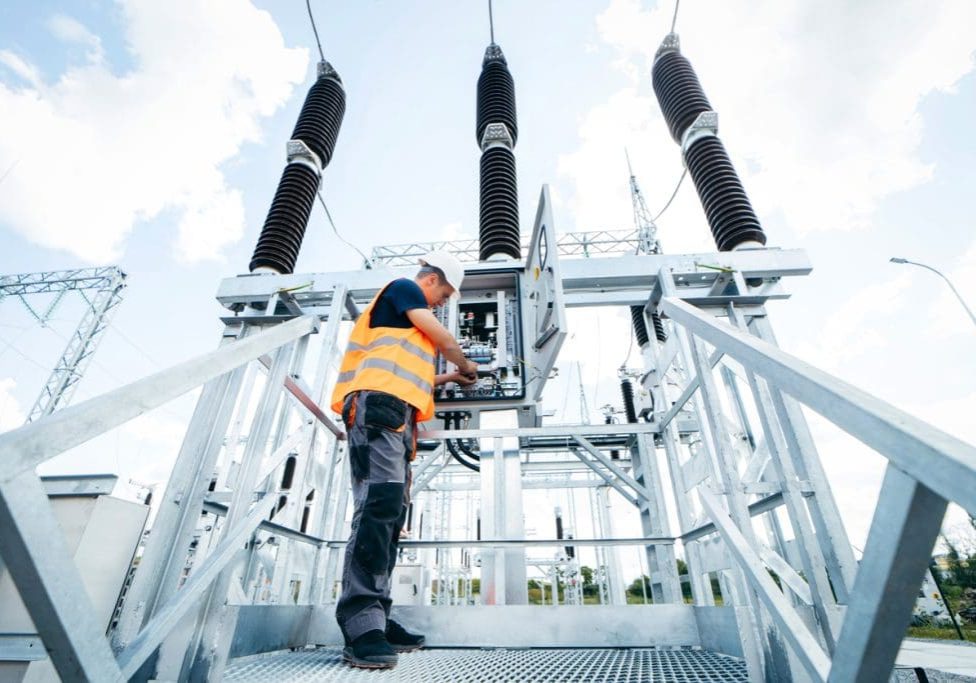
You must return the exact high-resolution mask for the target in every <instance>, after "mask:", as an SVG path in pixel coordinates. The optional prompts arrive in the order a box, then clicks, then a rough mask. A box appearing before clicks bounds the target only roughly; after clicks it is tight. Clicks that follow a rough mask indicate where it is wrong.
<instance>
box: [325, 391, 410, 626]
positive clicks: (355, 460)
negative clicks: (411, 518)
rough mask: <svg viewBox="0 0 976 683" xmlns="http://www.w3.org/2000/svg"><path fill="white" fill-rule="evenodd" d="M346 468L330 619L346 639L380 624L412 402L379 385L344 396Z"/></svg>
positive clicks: (398, 524)
mask: <svg viewBox="0 0 976 683" xmlns="http://www.w3.org/2000/svg"><path fill="white" fill-rule="evenodd" d="M342 420H343V422H344V423H345V425H346V433H347V434H348V439H349V442H348V447H349V465H350V470H351V473H352V495H353V516H352V533H351V534H350V536H349V543H348V544H347V545H346V553H345V561H344V564H343V567H342V594H341V595H340V596H339V601H338V603H337V604H336V620H337V621H338V622H339V628H341V629H342V633H343V635H344V636H345V638H346V640H347V641H352V640H354V639H356V638H358V637H359V636H361V635H362V634H364V633H366V632H367V631H372V630H374V629H379V630H381V631H385V630H386V620H387V618H388V617H389V615H390V606H391V605H392V604H393V601H392V600H391V599H390V588H391V582H390V576H391V574H392V573H393V567H394V565H395V564H396V558H397V543H398V542H399V539H400V530H401V529H402V528H403V524H404V522H405V521H406V518H407V504H408V502H409V500H408V499H409V495H410V458H411V456H412V454H413V449H414V432H415V431H416V409H415V408H414V407H413V406H411V405H410V404H409V403H406V402H405V401H401V400H400V399H398V398H396V397H395V396H392V395H390V394H385V393H383V392H381V391H357V392H353V393H351V394H349V395H348V396H346V400H345V403H344V404H343V409H342Z"/></svg>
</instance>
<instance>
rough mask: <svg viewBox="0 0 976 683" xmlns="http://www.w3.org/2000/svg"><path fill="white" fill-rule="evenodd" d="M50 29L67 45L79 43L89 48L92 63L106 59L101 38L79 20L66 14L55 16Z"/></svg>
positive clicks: (89, 57)
mask: <svg viewBox="0 0 976 683" xmlns="http://www.w3.org/2000/svg"><path fill="white" fill-rule="evenodd" d="M48 27H49V28H50V29H51V33H53V34H54V35H55V36H56V37H57V38H59V39H61V40H62V41H64V42H66V43H77V44H79V45H85V46H87V47H88V48H89V52H88V59H89V60H90V61H93V62H100V61H102V59H103V58H104V57H105V54H104V52H103V50H102V40H101V38H99V37H98V36H96V35H95V34H94V33H92V32H91V31H89V30H88V28H87V27H86V26H85V25H84V24H82V23H81V22H79V21H78V20H77V19H73V18H71V17H69V16H67V15H65V14H55V15H54V16H53V17H51V20H50V21H49V22H48Z"/></svg>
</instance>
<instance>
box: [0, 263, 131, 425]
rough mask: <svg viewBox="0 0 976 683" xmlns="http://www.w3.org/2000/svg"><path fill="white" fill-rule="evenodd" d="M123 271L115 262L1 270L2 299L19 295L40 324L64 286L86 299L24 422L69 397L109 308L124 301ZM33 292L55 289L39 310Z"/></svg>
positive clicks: (47, 412) (102, 330)
mask: <svg viewBox="0 0 976 683" xmlns="http://www.w3.org/2000/svg"><path fill="white" fill-rule="evenodd" d="M125 277H126V276H125V273H123V272H122V271H121V270H120V269H119V268H117V267H115V266H106V267H102V268H83V269H77V270H58V271H46V272H40V273H23V274H20V275H4V276H0V301H2V300H3V299H4V298H6V297H9V296H14V297H17V298H19V299H20V300H21V302H23V304H24V306H26V307H27V310H28V311H30V313H31V315H33V316H34V318H35V319H36V320H37V321H38V322H39V323H40V324H41V325H42V326H46V325H47V322H48V320H49V319H50V317H51V315H52V314H53V313H54V310H55V308H56V307H57V306H58V304H59V303H60V302H61V300H62V299H63V297H64V295H65V294H66V293H68V292H72V291H76V292H78V293H80V294H81V296H82V298H83V299H84V301H85V304H86V305H87V307H86V309H85V313H84V315H83V316H82V318H81V322H79V323H78V327H77V328H76V329H75V331H74V333H73V334H72V335H71V338H70V339H69V340H68V345H67V346H66V347H65V349H64V351H63V352H62V354H61V357H60V358H59V359H58V362H57V363H56V364H55V366H54V370H53V371H52V372H51V375H50V377H48V379H47V381H46V382H45V383H44V387H43V388H42V389H41V393H40V395H39V396H38V397H37V399H36V400H35V401H34V405H33V406H32V407H31V409H30V412H28V414H27V422H33V421H34V420H37V419H39V418H41V417H44V416H45V415H50V414H51V413H53V412H54V411H55V410H57V409H58V408H59V407H61V406H63V405H66V404H67V403H68V402H69V401H70V400H71V395H72V394H73V393H74V390H75V388H76V387H77V385H78V382H79V381H80V380H81V378H82V376H83V375H84V373H85V369H86V368H87V366H88V364H89V363H90V362H91V358H92V355H93V354H94V353H95V349H97V348H98V343H99V342H100V341H101V338H102V336H103V335H104V333H105V330H106V329H107V328H108V324H109V320H110V318H111V315H112V313H113V312H114V310H115V308H116V307H117V306H118V305H119V304H120V303H121V302H122V292H123V290H124V289H125ZM86 292H92V293H93V296H92V297H91V298H89V297H88V296H87V295H86ZM37 294H54V295H55V299H54V301H53V302H51V303H50V304H49V305H48V306H47V308H46V310H45V311H44V312H43V313H38V312H37V311H36V310H34V308H33V307H32V306H31V305H30V303H28V301H27V298H26V297H28V296H31V295H37Z"/></svg>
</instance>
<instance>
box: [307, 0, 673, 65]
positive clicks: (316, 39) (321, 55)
mask: <svg viewBox="0 0 976 683" xmlns="http://www.w3.org/2000/svg"><path fill="white" fill-rule="evenodd" d="M305 7H307V8H308V20H309V21H310V22H312V33H314V34H315V43H316V44H317V45H318V46H319V57H321V58H322V61H323V62H324V61H325V53H324V52H323V51H322V41H321V40H319V30H318V29H317V28H315V17H313V16H312V2H311V0H305ZM675 11H677V10H675ZM672 30H674V29H672Z"/></svg>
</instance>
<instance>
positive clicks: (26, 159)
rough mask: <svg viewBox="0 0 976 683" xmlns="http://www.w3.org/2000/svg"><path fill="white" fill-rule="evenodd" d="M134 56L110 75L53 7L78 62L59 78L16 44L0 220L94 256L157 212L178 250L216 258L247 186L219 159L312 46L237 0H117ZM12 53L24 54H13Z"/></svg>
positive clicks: (1, 120) (74, 25)
mask: <svg viewBox="0 0 976 683" xmlns="http://www.w3.org/2000/svg"><path fill="white" fill-rule="evenodd" d="M121 5H122V13H123V16H124V25H125V39H126V44H127V46H128V48H129V50H130V51H131V56H132V60H133V62H134V64H135V66H134V67H133V68H132V69H131V70H129V71H127V72H125V73H116V72H114V71H113V70H112V68H111V66H110V65H109V64H108V63H107V60H105V59H104V58H103V56H102V51H101V50H102V49H101V41H100V40H99V39H98V37H97V36H95V35H93V34H92V33H91V32H90V31H89V30H88V29H87V28H85V27H84V26H83V25H81V24H80V23H78V22H77V21H75V20H74V19H71V18H69V17H65V16H61V15H59V16H55V17H54V18H53V19H52V20H51V21H50V24H49V26H50V28H51V29H52V31H53V32H54V33H55V35H56V36H58V37H59V38H60V39H61V40H62V41H66V42H69V43H80V44H83V45H88V46H89V50H88V52H87V56H86V60H85V62H84V63H82V64H74V65H71V66H69V67H68V68H67V69H66V71H65V72H64V73H63V74H61V75H60V76H59V77H58V78H57V80H56V81H54V82H51V83H41V82H40V81H39V79H38V78H37V76H36V73H37V71H36V69H35V68H34V67H33V66H32V65H30V64H29V63H27V62H26V61H24V60H22V59H20V58H18V57H17V56H16V55H13V53H10V52H4V53H2V54H0V62H2V63H3V64H5V65H6V66H7V67H8V68H10V69H11V70H12V71H14V72H15V73H16V74H18V75H19V76H20V77H21V78H22V79H24V80H26V81H27V82H28V84H29V87H17V86H14V85H10V84H8V83H5V82H3V81H0V127H2V128H3V130H5V131H6V134H5V135H4V136H3V137H2V139H0V167H2V168H7V167H9V166H11V165H12V164H13V163H15V162H16V163H17V166H16V168H15V170H14V171H13V172H12V173H10V175H9V176H8V177H7V179H6V180H5V181H4V183H3V184H2V185H0V222H2V223H3V224H5V225H7V226H9V227H10V228H11V229H13V230H16V231H18V232H20V233H21V234H23V235H24V236H25V237H26V238H27V239H30V240H31V241H33V242H35V243H37V244H40V245H42V246H46V247H52V248H59V249H64V250H67V251H69V252H71V253H72V254H74V255H75V256H77V257H79V258H81V259H84V260H85V261H89V262H105V261H110V260H112V259H114V258H117V257H118V255H119V253H120V251H121V249H122V248H123V246H124V243H125V240H126V238H127V237H128V235H129V234H130V233H131V231H132V230H133V229H134V228H135V227H136V226H137V225H138V223H140V222H141V221H146V220H151V219H153V218H155V217H157V216H159V215H160V213H161V212H163V211H168V212H172V213H173V215H174V220H175V222H176V223H177V224H178V226H179V227H178V239H177V241H176V243H175V245H174V247H175V250H176V253H177V256H178V257H180V258H183V259H186V260H199V259H204V258H216V257H219V253H220V250H221V248H223V247H225V246H226V245H228V244H230V243H232V242H234V241H235V240H237V239H239V237H240V235H241V234H242V231H243V216H244V212H243V205H242V202H241V195H240V192H238V191H237V190H236V189H234V188H232V187H229V185H228V183H227V181H226V179H225V177H224V175H223V172H222V170H221V165H222V164H224V163H225V162H226V161H228V160H229V159H231V158H233V157H234V156H235V155H236V154H237V153H238V152H239V150H240V148H241V145H242V144H244V143H245V142H249V141H256V140H258V139H259V138H260V134H261V128H260V124H261V119H262V118H263V117H267V116H269V115H271V114H272V113H273V112H274V111H275V110H276V109H278V108H279V107H280V106H281V105H282V104H283V103H284V102H285V101H286V100H287V99H288V98H289V97H290V95H291V93H292V91H293V88H294V86H295V84H296V83H299V82H301V81H303V80H304V78H305V75H306V67H307V65H308V52H307V51H306V50H305V49H303V48H287V47H285V45H284V41H283V38H282V35H281V32H280V31H279V29H278V27H277V25H276V24H275V23H274V21H273V19H272V18H271V16H270V15H269V14H268V13H267V12H264V11H259V10H258V9H256V8H255V7H254V6H253V5H252V4H251V3H249V2H246V1H245V0H233V1H228V2H222V3H197V2H192V1H191V0H180V1H178V2H167V3H158V2H150V1H149V0H126V1H125V2H122V3H121ZM18 60H19V61H18Z"/></svg>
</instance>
